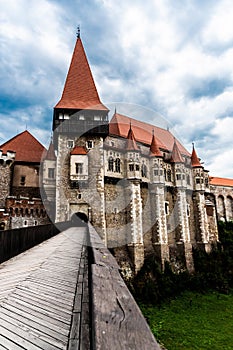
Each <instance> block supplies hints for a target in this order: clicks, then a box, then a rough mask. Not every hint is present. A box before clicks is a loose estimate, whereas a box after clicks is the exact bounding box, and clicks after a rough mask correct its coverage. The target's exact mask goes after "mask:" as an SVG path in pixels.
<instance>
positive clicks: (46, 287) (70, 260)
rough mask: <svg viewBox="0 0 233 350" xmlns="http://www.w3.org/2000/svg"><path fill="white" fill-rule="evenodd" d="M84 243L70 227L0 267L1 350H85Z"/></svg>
mask: <svg viewBox="0 0 233 350" xmlns="http://www.w3.org/2000/svg"><path fill="white" fill-rule="evenodd" d="M86 238H87V229H86V228H85V227H78V228H77V227H75V228H70V229H68V230H66V231H64V232H62V233H60V234H58V235H57V236H55V237H53V238H51V239H49V240H47V241H45V242H43V243H41V244H40V245H38V246H36V247H34V248H31V249H30V250H28V251H26V252H24V253H22V254H20V255H18V256H16V257H14V258H12V259H10V260H8V261H6V262H4V263H2V264H1V265H0V350H1V349H9V350H22V349H27V350H38V349H43V350H57V349H69V350H71V349H85V350H88V349H89V347H90V343H89V341H90V337H89V303H88V301H89V297H88V281H87V278H88V273H87V272H88V269H87V249H86ZM84 343H85V344H84Z"/></svg>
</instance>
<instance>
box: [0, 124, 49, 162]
mask: <svg viewBox="0 0 233 350" xmlns="http://www.w3.org/2000/svg"><path fill="white" fill-rule="evenodd" d="M0 149H1V150H2V151H3V153H6V152H7V151H14V152H16V156H15V160H16V161H18V162H29V163H39V162H40V161H41V159H42V156H43V153H44V152H45V151H46V149H45V148H44V146H42V144H41V143H40V142H39V141H37V139H36V138H35V137H34V136H32V134H30V132H29V131H27V130H25V131H23V132H22V133H20V134H18V135H16V136H14V137H13V138H12V139H10V140H9V141H7V142H5V143H4V144H3V145H1V146H0Z"/></svg>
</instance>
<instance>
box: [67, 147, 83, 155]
mask: <svg viewBox="0 0 233 350" xmlns="http://www.w3.org/2000/svg"><path fill="white" fill-rule="evenodd" d="M70 154H71V155H86V154H87V150H86V148H85V147H82V146H75V147H74V148H73V149H72V151H71V152H70Z"/></svg>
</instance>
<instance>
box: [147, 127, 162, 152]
mask: <svg viewBox="0 0 233 350" xmlns="http://www.w3.org/2000/svg"><path fill="white" fill-rule="evenodd" d="M150 156H151V157H163V154H162V152H161V151H160V149H159V146H158V143H157V140H156V138H155V135H154V132H153V136H152V140H151V145H150Z"/></svg>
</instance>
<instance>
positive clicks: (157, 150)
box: [6, 36, 233, 272]
mask: <svg viewBox="0 0 233 350" xmlns="http://www.w3.org/2000/svg"><path fill="white" fill-rule="evenodd" d="M108 115H109V110H108V108H107V107H106V106H105V105H104V104H103V103H102V102H101V100H100V98H99V95H98V92H97V89H96V86H95V82H94V79H93V76H92V73H91V70H90V66H89V63H88V60H87V57H86V54H85V51H84V48H83V45H82V41H81V38H80V37H79V36H78V38H77V41H76V45H75V48H74V52H73V56H72V60H71V64H70V67H69V71H68V74H67V78H66V82H65V86H64V90H63V93H62V97H61V99H60V101H59V102H58V103H57V104H56V106H55V108H54V116H53V142H52V143H51V144H50V147H49V150H48V152H47V154H46V156H45V157H44V158H43V159H42V167H41V169H42V175H43V176H42V182H43V188H42V190H41V191H42V192H41V193H42V196H43V198H44V203H45V207H46V210H47V213H48V214H49V216H50V218H51V219H52V220H54V221H55V222H60V221H67V220H72V221H75V220H76V219H77V217H79V218H80V219H82V220H84V221H89V222H90V223H91V224H92V225H93V226H94V227H95V229H96V231H97V232H98V233H99V235H100V237H101V238H102V240H103V242H104V243H105V244H106V245H107V246H108V247H109V248H112V249H113V251H114V252H115V254H118V255H119V256H118V261H119V263H121V259H125V255H127V257H128V258H129V259H130V261H131V263H132V266H133V267H134V270H135V272H137V271H138V270H139V269H140V268H141V266H142V265H143V262H144V259H145V256H147V255H150V254H154V255H155V256H156V258H157V259H158V261H159V262H160V263H161V266H162V267H163V266H164V263H165V261H166V260H167V261H170V262H171V263H172V264H173V266H174V267H176V268H187V269H188V270H189V271H193V269H194V266H193V256H192V248H193V247H198V246H199V247H202V249H205V250H206V251H209V250H210V249H211V245H212V244H213V243H216V242H217V241H218V226H217V221H218V220H225V221H229V220H232V219H233V180H231V179H223V178H216V177H210V176H209V172H208V171H207V170H206V169H205V168H204V166H203V164H202V163H201V162H200V159H199V158H198V156H197V153H196V150H195V147H194V145H193V149H192V152H191V153H190V152H189V151H187V150H186V149H185V148H184V146H183V145H182V144H181V143H180V142H179V140H177V139H176V138H175V137H174V135H172V133H171V132H170V131H169V130H166V129H163V128H160V127H157V126H153V125H150V124H148V123H145V122H142V121H139V120H136V119H134V118H133V116H125V115H122V114H119V113H118V112H117V111H115V113H114V115H113V117H112V119H111V120H110V121H109V117H108ZM16 154H17V153H16ZM8 157H9V164H10V162H12V161H13V158H14V153H9V154H8ZM7 186H9V185H7ZM7 186H6V188H7ZM119 248H120V249H119ZM119 251H121V252H123V253H122V254H121V253H119Z"/></svg>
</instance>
